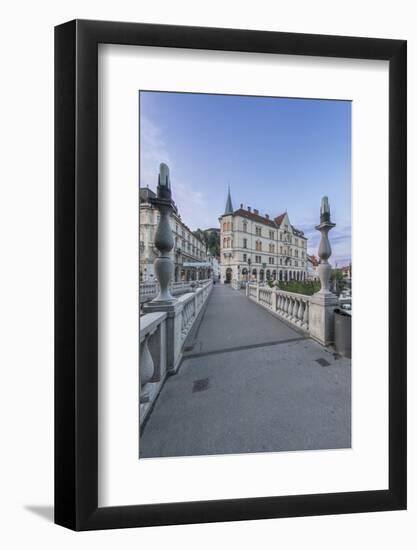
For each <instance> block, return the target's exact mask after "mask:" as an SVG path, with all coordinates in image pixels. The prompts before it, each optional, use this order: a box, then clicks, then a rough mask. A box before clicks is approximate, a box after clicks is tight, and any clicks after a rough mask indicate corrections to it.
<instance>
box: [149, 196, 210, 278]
mask: <svg viewBox="0 0 417 550" xmlns="http://www.w3.org/2000/svg"><path fill="white" fill-rule="evenodd" d="M155 197H156V194H155V193H154V192H153V191H151V190H150V189H148V188H147V187H143V188H140V189H139V202H140V204H139V233H140V240H139V273H140V281H141V282H145V281H146V282H149V281H153V280H155V272H154V266H153V262H154V260H155V258H156V257H157V255H158V254H157V250H156V248H155V247H154V237H155V232H156V228H157V225H158V222H159V212H158V210H156V208H155V207H154V206H153V205H152V204H151V203H150V202H149V199H150V198H155ZM170 222H171V229H172V233H173V237H174V243H175V244H174V248H173V250H172V254H173V260H174V264H175V268H174V281H190V280H201V279H207V278H208V277H210V276H211V270H212V267H211V264H210V263H209V262H208V258H207V253H206V247H205V244H204V243H203V242H202V241H201V240H200V239H199V238H198V237H196V236H195V235H194V234H193V232H192V231H191V229H190V228H189V227H188V226H187V225H186V224H185V223H184V222H183V221H182V220H181V216H180V214H179V212H178V209H177V207H176V206H174V211H173V213H172V215H171V220H170Z"/></svg>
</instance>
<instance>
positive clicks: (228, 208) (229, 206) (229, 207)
mask: <svg viewBox="0 0 417 550" xmlns="http://www.w3.org/2000/svg"><path fill="white" fill-rule="evenodd" d="M224 213H225V214H233V205H232V197H231V196H230V185H229V189H228V191H227V201H226V208H225V209H224Z"/></svg>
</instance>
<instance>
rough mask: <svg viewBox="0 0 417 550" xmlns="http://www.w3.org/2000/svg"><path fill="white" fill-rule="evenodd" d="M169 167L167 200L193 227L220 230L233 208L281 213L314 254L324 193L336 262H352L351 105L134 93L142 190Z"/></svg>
mask: <svg viewBox="0 0 417 550" xmlns="http://www.w3.org/2000/svg"><path fill="white" fill-rule="evenodd" d="M161 162H166V163H167V164H168V165H169V167H170V174H171V186H172V193H173V199H174V201H175V202H176V204H177V206H178V208H179V211H180V214H181V217H182V219H183V221H184V222H185V223H186V224H187V225H188V226H189V227H190V228H191V229H192V230H194V229H197V228H198V227H200V228H201V229H206V228H208V227H219V221H218V217H219V216H220V215H221V214H222V213H223V212H224V207H225V204H226V198H227V188H228V185H230V188H231V195H232V202H233V208H234V209H237V208H239V207H240V204H241V203H243V205H244V207H247V206H251V207H252V208H257V209H258V210H259V213H260V214H261V215H264V214H265V213H266V214H269V215H270V216H271V217H272V216H273V217H275V216H277V215H279V214H281V213H282V212H284V211H285V210H287V212H288V214H289V217H290V221H291V223H292V224H293V225H294V226H295V227H297V228H298V229H301V230H302V231H304V232H305V234H306V236H307V237H308V239H309V240H308V250H309V253H310V254H316V255H317V248H318V242H319V237H320V235H319V233H318V232H317V231H316V230H315V229H314V226H315V225H317V224H318V223H319V213H320V201H321V197H322V196H323V195H327V196H328V197H329V203H330V208H331V213H332V221H333V222H334V223H336V227H335V229H333V230H332V231H331V232H330V235H329V237H330V241H331V245H332V249H333V255H332V257H331V259H330V262H331V263H332V264H333V265H335V264H336V263H338V265H339V266H341V265H344V264H347V263H349V262H350V259H351V103H350V102H349V101H329V100H313V99H287V98H269V97H268V98H262V97H251V96H227V95H209V94H187V93H166V92H140V185H141V186H142V187H146V186H149V188H150V189H153V190H156V185H157V178H158V170H159V164H160V163H161Z"/></svg>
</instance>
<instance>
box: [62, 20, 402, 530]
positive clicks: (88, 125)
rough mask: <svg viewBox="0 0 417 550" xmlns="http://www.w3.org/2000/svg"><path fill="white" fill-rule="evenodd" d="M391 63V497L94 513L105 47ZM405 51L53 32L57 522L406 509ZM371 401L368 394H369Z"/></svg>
mask: <svg viewBox="0 0 417 550" xmlns="http://www.w3.org/2000/svg"><path fill="white" fill-rule="evenodd" d="M103 43H104V44H105V43H111V44H123V45H146V46H159V47H168V48H172V47H175V48H193V49H204V50H229V51H240V52H259V53H270V54H290V55H304V56H305V55H308V56H321V57H337V58H356V59H374V60H387V61H388V62H389V488H388V489H387V490H378V491H358V492H348V493H334V494H306V495H296V496H273V497H262V498H243V499H232V500H217V501H200V502H182V503H169V504H152V505H137V506H118V507H98V498H97V494H98V467H97V464H98V448H97V435H98V409H97V405H98V392H97V386H98V349H97V335H98V315H97V307H98V289H97V277H98V151H97V146H98V132H97V128H98V108H97V105H98V70H97V69H98V64H97V52H98V44H103ZM406 46H407V44H406V41H404V40H387V39H374V38H355V37H342V36H321V35H311V34H292V33H280V32H265V31H252V30H251V31H249V30H236V29H219V28H198V27H182V26H165V25H150V24H142V23H118V22H106V21H84V20H74V21H70V22H68V23H64V24H62V25H59V26H57V27H56V28H55V522H56V523H57V524H59V525H63V526H65V527H68V528H70V529H74V530H91V529H108V528H124V527H141V526H152V525H170V524H184V523H202V522H216V521H236V520H249V519H261V518H281V517H289V516H309V515H323V514H342V513H344V514H345V513H353V512H371V511H386V510H402V509H405V508H406V137H407V130H406V114H407V107H406ZM370 401H371V396H370Z"/></svg>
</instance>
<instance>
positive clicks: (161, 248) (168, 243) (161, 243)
mask: <svg viewBox="0 0 417 550" xmlns="http://www.w3.org/2000/svg"><path fill="white" fill-rule="evenodd" d="M149 202H150V203H151V204H152V205H153V206H155V207H156V208H157V209H158V210H159V213H160V218H159V224H158V227H157V229H156V233H155V240H154V244H155V247H156V249H157V250H158V252H159V256H158V257H157V258H156V259H155V261H154V268H155V273H156V277H157V279H158V283H159V294H158V295H157V296H156V298H154V299H153V300H152V302H153V303H155V304H156V303H157V304H172V303H174V302H176V298H174V297H173V296H172V295H171V292H170V289H169V285H170V282H171V279H172V274H173V269H174V263H173V261H172V259H171V256H170V252H171V250H172V249H173V248H174V238H173V236H172V231H171V225H170V223H169V220H170V217H171V212H172V210H173V202H172V196H171V182H170V179H169V168H168V166H167V165H166V164H164V163H162V164H161V165H160V167H159V178H158V188H157V197H156V198H151V199H149Z"/></svg>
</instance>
